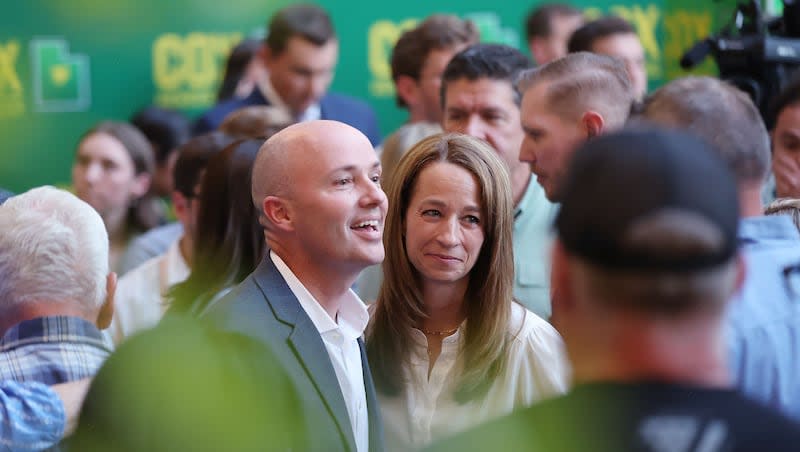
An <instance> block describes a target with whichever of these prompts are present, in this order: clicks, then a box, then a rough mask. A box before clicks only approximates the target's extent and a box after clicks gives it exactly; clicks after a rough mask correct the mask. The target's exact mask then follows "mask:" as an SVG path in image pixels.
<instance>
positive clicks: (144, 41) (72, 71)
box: [0, 0, 730, 192]
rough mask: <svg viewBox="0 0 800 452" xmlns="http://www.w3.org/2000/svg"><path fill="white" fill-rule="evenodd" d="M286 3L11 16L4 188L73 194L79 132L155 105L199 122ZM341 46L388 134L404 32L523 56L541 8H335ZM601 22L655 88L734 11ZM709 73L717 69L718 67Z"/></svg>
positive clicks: (513, 0)
mask: <svg viewBox="0 0 800 452" xmlns="http://www.w3.org/2000/svg"><path fill="white" fill-rule="evenodd" d="M288 3H290V2H289V1H277V0H233V1H230V2H219V1H217V0H171V1H169V2H165V1H162V0H70V1H60V0H26V1H21V2H13V3H12V2H4V5H3V9H4V13H3V14H2V15H0V133H2V137H3V141H2V146H1V147H0V187H5V188H8V189H11V190H13V191H17V192H19V191H22V190H25V189H28V188H30V187H33V186H36V185H41V184H58V185H65V184H69V179H70V165H71V163H72V157H73V154H74V151H75V146H76V144H77V141H78V140H79V138H80V136H81V135H82V133H83V132H84V131H85V130H87V129H88V128H89V127H91V126H92V125H93V124H95V123H96V122H98V121H100V120H102V119H127V118H128V117H130V115H131V114H132V113H133V112H135V111H136V110H138V109H140V108H142V107H144V106H146V105H148V104H150V103H155V104H158V105H162V106H167V107H174V108H178V109H180V110H183V111H185V112H186V113H188V114H190V115H191V116H195V115H196V114H197V113H199V112H201V111H202V110H203V109H205V108H207V107H208V106H209V105H210V104H211V103H213V98H214V94H215V92H216V89H217V85H218V83H219V76H220V68H221V65H222V63H223V62H224V59H225V57H226V54H227V52H228V50H229V48H230V47H231V46H232V45H233V44H235V43H236V42H237V41H238V40H239V39H241V38H242V37H243V36H250V35H257V36H260V35H263V32H264V27H265V23H266V20H267V18H268V17H269V16H270V15H271V14H272V13H273V12H274V11H275V10H276V9H278V8H280V7H282V6H284V5H286V4H288ZM320 4H321V5H322V6H323V7H325V8H327V9H328V10H329V11H330V12H331V14H332V16H333V19H334V22H335V24H336V27H337V30H338V34H339V37H340V40H341V51H340V60H339V65H338V68H337V74H336V78H335V80H334V82H333V87H332V89H333V90H335V91H339V92H343V93H347V94H351V95H354V96H357V97H361V98H364V99H366V100H368V101H369V102H370V103H371V104H372V106H373V107H374V108H375V109H376V111H377V112H378V115H379V118H380V122H381V129H382V131H383V132H384V135H385V134H387V133H388V132H391V131H392V130H393V129H394V128H396V127H397V126H398V125H399V124H400V123H401V122H402V121H403V120H404V118H405V113H404V112H403V111H402V110H399V109H398V108H397V107H395V104H394V97H393V89H392V84H391V78H390V71H389V66H388V59H389V55H390V53H391V48H392V45H393V43H394V41H395V40H396V39H397V37H398V35H399V33H400V32H401V30H403V29H404V28H405V27H408V26H412V25H413V24H414V23H415V22H416V21H417V20H419V19H420V18H423V17H425V16H426V15H428V14H431V13H434V12H446V13H455V14H458V15H460V16H464V17H470V18H472V19H473V20H475V21H476V22H477V23H478V26H479V28H480V29H481V32H482V39H483V40H484V41H491V42H503V43H507V44H510V45H514V46H516V47H518V48H521V49H525V47H526V46H525V43H524V34H523V31H522V24H523V21H524V18H525V15H526V14H527V12H528V11H529V10H530V9H531V7H533V6H534V5H535V4H536V3H529V2H524V1H518V0H507V1H505V2H500V4H502V6H501V7H499V8H496V5H497V4H498V3H497V2H490V1H487V0H480V1H479V0H439V1H436V2H386V3H381V4H377V3H374V4H369V3H364V2H362V1H356V0H336V1H333V0H325V1H321V2H320ZM575 4H576V5H578V6H580V7H583V8H586V9H587V13H588V14H590V15H599V14H602V13H604V12H612V13H615V14H619V15H621V16H623V17H625V18H627V19H629V20H631V21H632V22H633V23H634V24H635V25H636V27H637V30H638V31H639V34H640V36H641V38H642V42H643V44H644V46H645V49H646V52H647V68H648V72H649V75H650V79H651V88H652V87H656V86H658V85H659V84H661V83H663V81H664V80H667V79H670V78H673V77H676V76H679V75H682V74H685V72H683V71H681V70H680V68H679V67H678V64H677V61H678V59H679V57H680V54H681V53H682V52H683V51H684V50H685V49H686V48H688V46H690V45H691V44H692V43H693V42H694V41H695V40H696V39H698V38H700V37H704V36H705V35H706V34H708V33H709V32H710V31H713V30H715V28H716V26H717V24H718V23H720V20H727V16H728V15H729V14H730V6H729V5H730V2H725V3H723V4H716V3H712V2H711V1H707V2H706V1H703V2H692V1H689V0H676V1H664V2H659V1H653V2H647V3H645V2H626V1H624V0H619V1H610V2H609V1H605V0H603V1H600V2H591V3H590V2H585V1H576V2H575ZM698 71H699V72H710V71H713V63H712V62H711V61H707V62H706V64H705V65H703V66H702V67H701V68H700V69H699V70H698Z"/></svg>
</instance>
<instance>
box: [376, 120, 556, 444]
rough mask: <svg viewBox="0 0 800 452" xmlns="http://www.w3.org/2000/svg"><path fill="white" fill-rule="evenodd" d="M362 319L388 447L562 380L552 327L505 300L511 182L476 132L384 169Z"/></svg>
mask: <svg viewBox="0 0 800 452" xmlns="http://www.w3.org/2000/svg"><path fill="white" fill-rule="evenodd" d="M387 188H388V190H387V195H388V198H389V211H388V212H387V216H386V225H385V232H384V235H383V241H384V247H385V249H386V258H385V260H384V263H383V275H384V277H383V285H382V286H381V289H380V293H379V295H378V300H377V302H376V304H375V306H374V309H373V311H372V316H371V320H370V324H369V326H368V328H367V336H366V337H367V356H368V357H369V363H370V368H371V369H372V374H373V376H374V379H375V386H376V387H377V389H378V397H379V399H380V405H381V411H382V414H383V421H384V429H385V433H386V442H387V448H388V449H389V450H393V449H397V450H409V449H415V448H420V447H424V446H425V445H427V444H428V443H430V442H431V441H433V440H435V439H438V438H441V437H443V436H446V435H450V434H453V433H456V432H458V431H461V430H464V429H467V428H469V427H472V426H474V425H476V424H478V423H481V422H485V421H487V420H489V419H491V418H494V417H498V416H501V415H504V414H508V413H510V412H511V411H512V410H514V409H515V408H518V407H521V406H525V405H529V404H531V403H533V402H535V401H537V400H539V399H542V398H545V397H548V396H553V395H556V394H559V393H562V392H564V391H565V390H566V373H567V370H566V358H565V354H564V350H563V344H562V342H561V338H560V336H559V335H558V333H557V332H556V331H555V329H553V327H551V326H550V324H548V323H547V322H545V321H544V320H542V319H541V318H539V317H537V316H536V315H535V314H533V313H532V312H530V311H528V310H526V309H525V308H524V307H522V305H520V304H517V303H516V302H514V300H513V298H512V297H513V277H514V258H513V255H512V253H513V252H512V245H511V233H512V225H513V210H514V207H513V202H512V196H511V182H510V180H509V178H508V174H507V170H506V169H505V166H504V164H503V162H502V161H501V160H500V158H499V157H498V156H497V155H496V152H495V151H494V150H493V149H492V148H491V147H490V146H489V145H488V144H486V143H485V142H484V141H482V140H479V139H476V138H472V137H469V136H467V135H461V134H446V135H443V134H438V135H434V136H432V137H429V138H426V139H424V140H422V141H420V142H419V143H418V144H417V145H416V146H414V147H413V148H412V149H411V150H410V151H409V152H408V153H407V154H405V155H404V156H403V157H402V158H401V160H400V161H399V163H398V166H397V167H396V170H395V173H394V175H393V176H392V177H391V178H390V180H389V184H388V187H387Z"/></svg>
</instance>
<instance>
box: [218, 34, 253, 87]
mask: <svg viewBox="0 0 800 452" xmlns="http://www.w3.org/2000/svg"><path fill="white" fill-rule="evenodd" d="M262 44H263V41H261V40H259V39H254V38H248V39H244V40H242V41H241V42H240V43H239V44H236V46H234V47H233V49H231V53H230V55H228V61H227V62H226V63H225V75H224V76H223V77H222V83H221V84H220V87H219V92H218V93H217V102H222V101H224V100H228V99H230V98H233V97H241V98H244V97H247V96H248V95H249V94H250V91H252V90H253V89H254V88H255V87H256V83H257V82H258V78H259V77H260V76H261V74H262V73H263V72H264V68H263V66H262V65H260V64H259V63H258V61H256V60H257V55H258V51H259V49H260V48H261V45H262Z"/></svg>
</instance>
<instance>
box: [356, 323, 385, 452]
mask: <svg viewBox="0 0 800 452" xmlns="http://www.w3.org/2000/svg"><path fill="white" fill-rule="evenodd" d="M358 348H359V349H360V350H361V368H362V371H363V373H364V389H366V391H367V413H368V414H369V450H370V451H371V452H379V451H382V450H383V444H384V443H383V419H381V410H380V407H379V406H378V397H377V394H376V393H375V384H374V382H373V381H372V372H370V370H369V362H368V361H367V353H366V351H365V349H364V341H363V340H362V339H360V338H359V339H358Z"/></svg>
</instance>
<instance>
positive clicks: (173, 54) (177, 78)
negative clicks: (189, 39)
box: [153, 33, 185, 90]
mask: <svg viewBox="0 0 800 452" xmlns="http://www.w3.org/2000/svg"><path fill="white" fill-rule="evenodd" d="M184 63H185V62H184V57H183V39H181V37H180V36H178V35H176V34H173V33H167V34H165V35H162V36H160V37H159V38H158V39H156V42H155V43H153V80H154V81H155V84H156V86H157V87H158V88H159V89H163V90H174V89H177V88H178V87H179V86H180V84H181V81H182V80H183V74H182V73H181V70H182V67H183V65H184Z"/></svg>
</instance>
